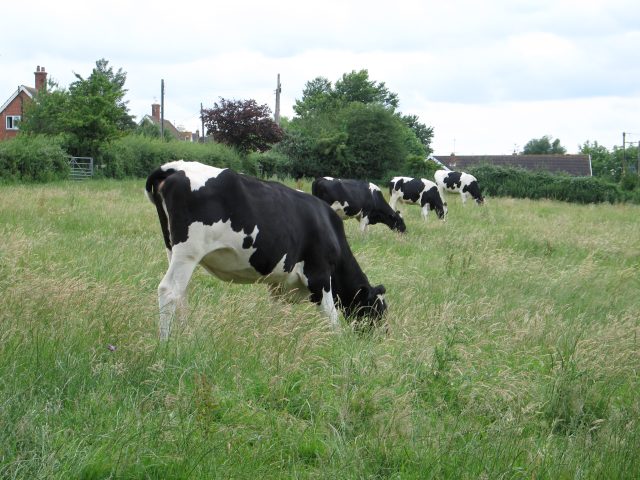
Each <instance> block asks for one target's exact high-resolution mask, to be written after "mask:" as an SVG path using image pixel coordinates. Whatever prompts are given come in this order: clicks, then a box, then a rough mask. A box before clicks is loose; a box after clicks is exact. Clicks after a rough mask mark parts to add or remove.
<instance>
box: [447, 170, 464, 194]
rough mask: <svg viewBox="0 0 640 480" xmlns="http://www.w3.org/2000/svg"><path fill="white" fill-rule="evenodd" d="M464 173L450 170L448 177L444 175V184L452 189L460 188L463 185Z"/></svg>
mask: <svg viewBox="0 0 640 480" xmlns="http://www.w3.org/2000/svg"><path fill="white" fill-rule="evenodd" d="M461 176H462V173H460V172H449V173H448V174H447V176H446V177H444V180H443V182H444V184H445V186H446V187H447V188H448V189H450V190H455V189H456V188H460V186H461V185H462V181H461V180H460V177H461Z"/></svg>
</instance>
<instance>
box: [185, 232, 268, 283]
mask: <svg viewBox="0 0 640 480" xmlns="http://www.w3.org/2000/svg"><path fill="white" fill-rule="evenodd" d="M247 236H249V237H251V239H252V240H253V241H252V246H250V247H249V248H243V246H242V245H243V243H244V241H245V237H247ZM257 236H258V227H257V226H255V227H254V229H253V232H252V233H251V234H249V235H246V234H245V233H244V231H243V230H240V231H237V232H236V231H234V230H233V228H231V220H227V221H226V222H223V221H219V222H216V223H214V224H213V225H205V224H203V223H202V222H194V223H192V224H191V225H189V233H188V238H187V241H186V242H183V243H179V244H178V245H176V246H174V247H173V250H174V255H175V254H176V253H177V249H178V248H180V249H181V250H180V251H181V252H183V254H185V255H190V256H192V257H193V258H194V259H195V260H196V261H199V262H200V264H201V265H202V266H203V267H204V268H205V269H206V270H207V271H208V272H210V273H212V274H213V275H215V276H216V277H218V278H220V279H221V280H225V281H233V282H236V283H253V282H255V281H256V280H258V279H259V278H260V277H261V275H260V273H258V272H257V271H256V270H255V269H254V268H253V267H252V266H251V264H250V263H249V258H250V257H251V255H253V253H254V252H255V251H256V248H255V247H253V242H255V240H256V237H257Z"/></svg>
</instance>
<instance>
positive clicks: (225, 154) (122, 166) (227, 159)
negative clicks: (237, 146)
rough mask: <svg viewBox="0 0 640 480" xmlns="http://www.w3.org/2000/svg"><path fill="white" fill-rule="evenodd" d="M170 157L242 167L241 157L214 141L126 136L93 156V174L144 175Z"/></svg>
mask: <svg viewBox="0 0 640 480" xmlns="http://www.w3.org/2000/svg"><path fill="white" fill-rule="evenodd" d="M172 160H189V161H198V162H201V163H205V164H207V165H215V166H216V167H230V168H233V169H234V170H242V166H243V159H242V157H241V156H240V155H239V154H238V153H237V152H236V151H235V150H233V149H232V148H229V147H227V146H225V145H221V144H218V143H205V144H202V143H190V142H178V141H173V142H163V141H161V140H160V139H154V138H149V137H145V136H142V135H129V136H126V137H123V138H121V139H119V140H117V141H114V142H112V143H110V144H109V145H107V146H106V147H104V148H103V149H102V151H101V154H100V158H99V159H97V162H96V163H97V174H98V175H100V176H105V177H110V178H125V177H146V176H147V175H149V173H150V172H151V171H153V170H154V169H156V168H158V167H159V166H160V165H162V164H164V163H166V162H170V161H172Z"/></svg>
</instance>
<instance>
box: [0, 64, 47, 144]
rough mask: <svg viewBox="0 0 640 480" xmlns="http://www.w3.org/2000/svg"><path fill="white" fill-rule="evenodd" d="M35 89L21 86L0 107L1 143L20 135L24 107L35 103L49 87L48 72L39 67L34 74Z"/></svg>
mask: <svg viewBox="0 0 640 480" xmlns="http://www.w3.org/2000/svg"><path fill="white" fill-rule="evenodd" d="M34 74H35V76H36V79H35V87H27V86H26V85H20V86H19V87H18V89H17V90H16V91H15V92H14V93H13V95H11V96H10V97H9V99H8V100H7V101H6V102H5V103H3V104H2V106H1V107H0V141H2V140H8V139H10V138H14V137H15V136H16V135H17V134H18V130H19V124H20V120H22V115H23V114H24V107H25V106H26V105H27V103H28V102H31V101H33V97H35V95H36V93H38V92H39V91H40V90H41V89H43V88H46V86H47V72H45V70H44V67H42V68H40V66H38V67H37V68H36V71H35V72H34Z"/></svg>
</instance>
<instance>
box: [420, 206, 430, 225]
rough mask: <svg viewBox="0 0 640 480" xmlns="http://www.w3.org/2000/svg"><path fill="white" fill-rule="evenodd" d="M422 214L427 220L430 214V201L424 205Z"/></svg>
mask: <svg viewBox="0 0 640 480" xmlns="http://www.w3.org/2000/svg"><path fill="white" fill-rule="evenodd" d="M421 214H422V219H423V220H424V221H425V222H426V221H427V216H428V215H429V204H428V203H425V204H424V205H423V206H422V211H421Z"/></svg>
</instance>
